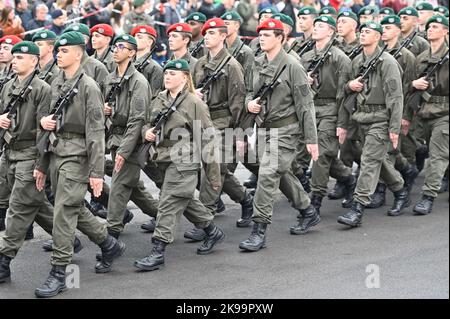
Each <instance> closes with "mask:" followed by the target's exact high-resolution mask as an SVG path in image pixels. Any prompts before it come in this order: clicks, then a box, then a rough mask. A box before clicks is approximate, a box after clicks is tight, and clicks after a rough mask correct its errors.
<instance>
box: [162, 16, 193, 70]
mask: <svg viewBox="0 0 450 319" xmlns="http://www.w3.org/2000/svg"><path fill="white" fill-rule="evenodd" d="M167 35H168V37H169V48H170V51H172V53H173V55H172V57H171V58H170V60H179V59H183V60H185V61H186V62H187V63H188V64H189V70H190V72H191V73H192V72H193V71H194V69H195V64H196V63H197V59H196V58H194V57H193V56H192V55H191V54H190V53H189V49H188V48H189V43H190V42H191V39H192V28H191V26H190V25H189V24H187V23H176V24H173V25H171V26H170V27H169V28H168V29H167Z"/></svg>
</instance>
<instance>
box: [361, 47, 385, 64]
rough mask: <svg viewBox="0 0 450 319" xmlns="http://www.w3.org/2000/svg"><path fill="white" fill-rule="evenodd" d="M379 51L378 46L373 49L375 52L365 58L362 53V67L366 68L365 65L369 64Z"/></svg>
mask: <svg viewBox="0 0 450 319" xmlns="http://www.w3.org/2000/svg"><path fill="white" fill-rule="evenodd" d="M380 51H381V48H380V46H379V45H377V47H376V48H375V51H373V53H372V54H371V55H370V56H366V55H365V54H364V51H363V57H364V59H363V61H364V65H365V66H367V64H369V62H370V61H371V60H372V59H373V58H374V57H375V56H376V55H377V54H378V53H380Z"/></svg>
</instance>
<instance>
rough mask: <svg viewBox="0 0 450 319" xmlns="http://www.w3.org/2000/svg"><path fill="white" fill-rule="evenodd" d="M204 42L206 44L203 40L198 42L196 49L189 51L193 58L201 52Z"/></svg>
mask: <svg viewBox="0 0 450 319" xmlns="http://www.w3.org/2000/svg"><path fill="white" fill-rule="evenodd" d="M204 42H205V39H201V40H200V41H198V43H197V44H196V45H195V47H193V48H192V49H191V50H190V51H189V53H190V54H191V55H192V56H195V55H196V54H197V53H198V51H200V49H201V48H202V45H203V43H204Z"/></svg>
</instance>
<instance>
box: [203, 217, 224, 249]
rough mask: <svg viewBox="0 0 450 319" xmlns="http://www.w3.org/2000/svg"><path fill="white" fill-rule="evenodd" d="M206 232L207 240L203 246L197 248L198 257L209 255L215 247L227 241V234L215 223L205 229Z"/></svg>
mask: <svg viewBox="0 0 450 319" xmlns="http://www.w3.org/2000/svg"><path fill="white" fill-rule="evenodd" d="M204 231H205V233H206V238H205V241H204V242H203V244H202V245H201V246H200V247H198V248H197V254H198V255H207V254H209V253H211V250H212V249H213V247H214V246H215V245H216V244H218V243H221V242H222V241H223V240H224V239H225V234H224V233H223V231H222V230H221V229H220V228H219V227H217V226H216V225H214V223H213V222H211V223H210V224H209V225H208V227H206V228H205V229H204Z"/></svg>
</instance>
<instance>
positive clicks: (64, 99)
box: [36, 73, 84, 157]
mask: <svg viewBox="0 0 450 319" xmlns="http://www.w3.org/2000/svg"><path fill="white" fill-rule="evenodd" d="M83 74H84V73H82V74H80V76H79V77H78V79H77V81H76V82H75V84H74V86H73V87H72V88H71V89H70V90H69V91H68V92H67V93H66V94H65V95H64V96H60V97H59V99H58V101H56V103H55V106H54V107H53V109H52V111H51V112H50V115H52V119H53V120H55V121H56V130H55V132H56V133H58V132H59V131H61V129H62V128H63V124H64V123H63V118H62V117H63V112H64V110H65V108H66V107H67V105H68V104H69V103H70V102H71V101H72V99H73V97H74V96H75V95H77V94H78V85H79V84H80V81H81V78H82V77H83ZM55 132H54V131H45V132H44V134H42V135H41V137H40V138H39V141H38V142H37V145H36V147H37V149H38V151H39V154H40V155H41V157H43V156H44V155H45V154H46V153H47V152H48V147H49V145H50V144H51V145H52V146H53V147H56V145H57V144H58V138H57V137H56V135H55Z"/></svg>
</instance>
